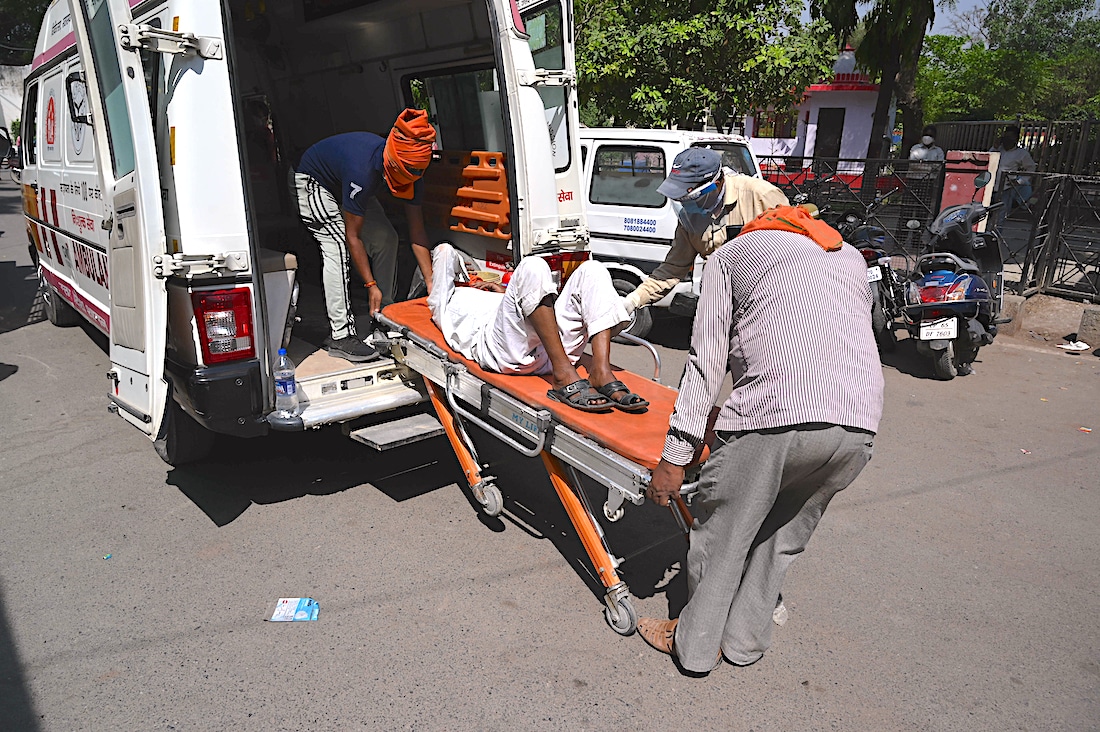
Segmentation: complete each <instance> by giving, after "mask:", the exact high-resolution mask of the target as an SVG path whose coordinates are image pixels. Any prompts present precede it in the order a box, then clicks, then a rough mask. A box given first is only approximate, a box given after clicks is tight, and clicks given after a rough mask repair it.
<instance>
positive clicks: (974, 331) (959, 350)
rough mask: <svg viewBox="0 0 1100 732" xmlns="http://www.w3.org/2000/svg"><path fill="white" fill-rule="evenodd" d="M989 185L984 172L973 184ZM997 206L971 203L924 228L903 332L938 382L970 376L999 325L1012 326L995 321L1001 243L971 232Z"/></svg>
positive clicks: (988, 234) (948, 210)
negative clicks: (923, 243)
mask: <svg viewBox="0 0 1100 732" xmlns="http://www.w3.org/2000/svg"><path fill="white" fill-rule="evenodd" d="M988 183H989V174H988V173H982V174H980V175H979V176H978V177H977V179H976V180H975V184H976V185H977V187H978V188H979V189H980V188H982V187H983V186H985V185H986V184H988ZM999 206H1000V204H994V205H993V206H991V207H988V208H987V207H985V206H983V205H982V204H981V203H977V202H973V201H972V202H971V203H964V204H958V205H955V206H948V207H947V208H945V209H944V210H943V211H941V212H940V213H939V215H937V216H936V218H935V220H934V221H933V222H932V223H931V225H929V227H928V233H929V240H928V243H927V245H926V246H925V247H924V248H923V253H922V254H921V256H920V257H918V258H917V262H916V266H915V271H914V272H913V274H912V277H911V281H910V282H909V284H908V287H907V289H906V292H905V305H904V307H903V308H902V314H903V318H904V322H905V327H906V329H907V330H908V331H909V335H910V337H911V338H913V339H914V340H915V342H916V344H917V352H918V353H920V354H921V355H922V356H926V357H929V358H931V359H932V369H933V371H934V372H935V374H936V377H937V378H939V379H944V380H948V379H953V378H955V376H957V375H962V376H965V375H967V374H970V373H973V366H972V364H973V362H974V360H975V359H976V358H977V356H978V349H979V348H981V347H982V346H988V345H989V344H990V343H992V342H993V339H994V337H996V335H997V326H998V325H1003V324H1004V323H1008V322H1011V318H1000V317H999V315H1000V312H1001V307H1002V300H1003V292H1002V279H1003V276H1004V261H1005V258H1006V255H1005V245H1004V240H1003V239H1002V238H1001V235H1000V233H998V232H997V231H985V232H981V233H979V232H976V231H975V227H976V226H977V224H978V223H979V222H981V221H982V220H983V219H985V218H986V217H987V216H988V215H989V213H990V212H991V211H993V210H995V209H997V208H999ZM913 224H916V226H915V227H914V226H913ZM909 225H910V228H918V227H919V223H918V222H915V221H914V222H910V224H909Z"/></svg>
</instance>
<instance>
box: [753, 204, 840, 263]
mask: <svg viewBox="0 0 1100 732" xmlns="http://www.w3.org/2000/svg"><path fill="white" fill-rule="evenodd" d="M760 230H771V231H790V232H793V233H795V234H802V235H803V236H806V237H809V238H810V239H813V241H814V242H815V243H816V244H817V245H818V246H820V247H821V248H822V249H824V250H825V251H827V252H835V251H836V250H838V249H840V247H841V245H843V244H844V239H843V238H841V236H840V232H839V231H837V230H836V229H834V228H833V227H831V226H829V225H828V224H826V223H825V222H824V221H818V220H817V219H815V218H814V217H813V216H811V215H810V213H809V211H807V210H806V209H804V208H802V207H801V206H776V207H775V208H770V209H768V210H767V211H765V212H764V213H762V214H760V215H759V216H757V217H756V218H755V219H753V220H752V221H750V222H749V223H747V224H745V226H744V227H742V229H741V233H742V234H747V233H748V232H750V231H760Z"/></svg>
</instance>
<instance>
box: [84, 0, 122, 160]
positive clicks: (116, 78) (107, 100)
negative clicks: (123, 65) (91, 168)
mask: <svg viewBox="0 0 1100 732" xmlns="http://www.w3.org/2000/svg"><path fill="white" fill-rule="evenodd" d="M81 5H83V7H84V15H85V17H87V18H88V35H89V36H90V37H89V39H88V41H89V43H91V46H92V58H93V60H94V61H95V68H96V75H97V76H98V77H99V94H100V96H101V97H102V98H103V108H104V110H106V116H107V120H106V122H107V136H108V137H110V138H111V144H110V148H111V162H112V164H113V166H114V173H115V178H121V177H123V176H124V175H129V174H130V173H132V172H134V134H133V132H132V131H131V129H130V117H129V114H128V113H127V110H126V95H125V93H124V89H123V88H122V73H121V71H120V70H119V63H118V50H117V49H116V48H115V35H114V31H115V29H114V26H112V25H111V17H110V15H109V14H108V12H107V3H106V1H105V0H82V2H81Z"/></svg>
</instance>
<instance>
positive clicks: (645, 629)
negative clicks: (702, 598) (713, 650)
mask: <svg viewBox="0 0 1100 732" xmlns="http://www.w3.org/2000/svg"><path fill="white" fill-rule="evenodd" d="M679 622H680V619H679V618H675V619H673V620H658V619H657V618H642V619H641V620H639V621H638V635H640V636H642V640H644V641H645V642H646V643H648V644H649V645H650V646H652V647H653V648H656V649H657V650H658V651H660V652H661V653H667V654H668V655H670V656H672V657H673V659H675V657H676V654H675V653H673V652H672V643H673V641H674V640H675V638H676V626H677V625H678V624H679ZM721 665H722V651H718V658H717V659H715V661H714V669H717V668H718V667H719V666H721ZM714 669H711V670H712V671H713V670H714ZM704 673H706V672H704Z"/></svg>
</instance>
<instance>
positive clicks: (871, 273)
mask: <svg viewBox="0 0 1100 732" xmlns="http://www.w3.org/2000/svg"><path fill="white" fill-rule="evenodd" d="M881 279H882V267H868V268H867V281H868V282H878V281H879V280H881Z"/></svg>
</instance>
